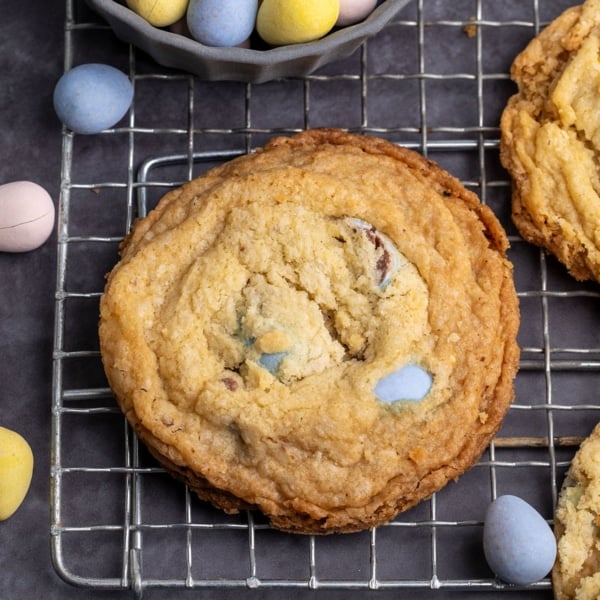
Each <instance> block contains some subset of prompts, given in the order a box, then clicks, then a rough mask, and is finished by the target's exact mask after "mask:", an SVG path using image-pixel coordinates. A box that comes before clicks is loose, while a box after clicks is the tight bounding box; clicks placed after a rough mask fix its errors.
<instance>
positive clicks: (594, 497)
mask: <svg viewBox="0 0 600 600" xmlns="http://www.w3.org/2000/svg"><path fill="white" fill-rule="evenodd" d="M554 531H555V534H556V538H557V541H558V554H557V560H556V563H555V565H554V569H553V571H552V584H553V588H554V597H555V598H556V600H598V598H600V424H598V425H596V427H595V429H594V430H593V431H592V433H591V434H590V436H589V437H588V438H586V439H585V440H584V441H583V443H582V444H581V447H580V448H579V450H578V451H577V453H576V454H575V457H574V458H573V461H572V463H571V466H570V467H569V471H568V473H567V477H566V478H565V481H564V484H563V487H562V489H561V492H560V496H559V499H558V506H557V508H556V513H555V522H554Z"/></svg>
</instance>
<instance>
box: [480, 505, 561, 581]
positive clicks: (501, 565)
mask: <svg viewBox="0 0 600 600" xmlns="http://www.w3.org/2000/svg"><path fill="white" fill-rule="evenodd" d="M483 550H484V554H485V558H486V560H487V563H488V565H489V566H490V568H491V569H492V571H493V572H494V573H495V574H496V575H497V576H498V577H499V578H500V579H502V580H503V581H505V582H507V583H513V584H518V585H527V584H530V583H534V582H536V581H539V580H540V579H542V578H543V577H545V576H546V575H547V574H548V573H549V572H550V569H552V566H553V565H554V560H555V558H556V539H555V537H554V534H553V532H552V529H551V528H550V526H549V525H548V523H547V522H546V521H545V520H544V519H543V517H542V516H541V515H540V514H539V513H538V512H537V511H536V510H535V509H534V508H533V507H532V506H531V505H530V504H528V503H527V502H525V501H524V500H522V499H521V498H519V497H517V496H511V495H505V496H499V497H498V498H496V500H494V501H493V502H492V503H491V504H490V506H489V507H488V510H487V512H486V515H485V522H484V526H483Z"/></svg>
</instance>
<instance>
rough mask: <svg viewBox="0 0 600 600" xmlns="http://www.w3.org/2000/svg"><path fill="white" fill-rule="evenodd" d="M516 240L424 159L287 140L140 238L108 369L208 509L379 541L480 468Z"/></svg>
mask: <svg viewBox="0 0 600 600" xmlns="http://www.w3.org/2000/svg"><path fill="white" fill-rule="evenodd" d="M507 246H508V244H507V240H506V236H505V233H504V231H503V229H502V227H501V226H500V224H499V223H498V221H497V219H496V218H495V216H494V215H493V214H492V212H491V211H490V210H489V208H487V207H486V206H484V205H482V204H481V203H480V202H479V200H478V198H477V197H476V196H475V195H474V194H472V193H471V192H469V191H468V190H466V189H465V188H464V187H463V186H462V185H461V184H460V183H459V182H458V181H457V180H456V179H454V178H453V177H451V176H450V175H449V174H448V173H446V172H445V171H443V170H442V169H441V168H440V167H439V166H437V165H436V164H435V163H433V162H432V161H429V160H427V159H425V158H423V157H422V156H420V155H418V154H417V153H415V152H412V151H410V150H407V149H405V148H401V147H398V146H396V145H394V144H391V143H389V142H387V141H384V140H381V139H377V138H372V137H366V136H359V135H353V134H348V133H345V132H342V131H339V130H309V131H306V132H303V133H301V134H298V135H295V136H293V137H290V138H275V139H273V140H272V141H271V142H269V144H267V146H266V147H265V148H262V149H260V150H258V151H256V152H255V153H252V154H249V155H247V156H244V157H241V158H238V159H235V160H233V161H231V162H229V163H226V164H225V165H223V166H221V167H217V168H215V169H212V170H211V171H209V172H208V173H206V174H205V175H203V176H201V177H199V178H198V179H196V180H194V181H192V182H190V183H189V184H187V185H185V186H183V187H182V188H180V189H177V190H174V191H173V192H170V193H169V194H167V195H166V196H165V197H164V198H163V199H162V200H161V202H160V203H159V204H158V206H157V207H156V209H154V210H153V211H152V212H151V213H149V215H148V216H147V217H145V218H144V219H142V220H140V221H139V222H137V223H136V224H135V226H134V228H133V230H132V232H131V234H130V235H129V236H128V237H127V238H126V239H125V240H124V243H123V245H122V250H121V260H120V262H119V263H118V264H117V265H116V266H115V268H114V269H113V271H112V272H111V273H110V275H109V276H108V280H107V285H106V289H105V293H104V295H103V297H102V300H101V319H100V342H101V353H102V360H103V363H104V367H105V370H106V374H107V377H108V380H109V383H110V385H111V387H112V389H113V390H114V393H115V396H116V398H117V401H118V403H119V405H120V407H121V408H122V410H123V411H124V413H125V414H126V415H127V418H128V420H129V422H130V423H131V424H132V426H133V427H134V429H135V430H136V432H137V433H138V435H139V436H140V438H141V439H142V440H143V441H144V442H145V443H146V445H147V446H148V448H149V449H150V451H151V452H152V453H153V454H154V455H155V456H156V457H157V458H158V460H159V461H160V462H161V463H162V464H163V465H165V466H166V467H167V469H168V470H169V471H170V472H172V473H173V474H174V475H176V476H178V477H180V478H182V479H183V480H184V481H186V483H188V484H189V485H190V486H191V487H192V488H193V489H194V490H195V491H196V492H197V494H198V495H199V496H200V497H201V498H204V499H207V500H209V501H211V502H212V503H213V504H215V505H216V506H218V507H220V508H222V509H224V510H226V511H228V512H235V511H238V510H240V509H243V508H258V509H260V510H261V511H262V512H263V513H264V514H265V515H267V516H268V518H269V520H270V522H271V524H272V525H273V526H274V527H277V528H279V529H283V530H286V531H293V532H302V533H329V532H350V531H356V530H360V529H364V528H367V527H370V526H375V525H379V524H381V523H384V522H386V521H388V520H390V519H391V518H393V517H394V516H395V515H396V514H397V513H398V512H400V511H402V510H406V509H407V508H410V507H411V506H413V505H414V504H416V503H417V502H419V501H420V500H422V499H424V498H427V497H429V496H430V495H431V494H432V493H433V492H435V491H436V490H438V489H440V488H441V487H442V486H443V485H445V484H446V483H447V482H448V481H449V480H451V479H455V478H456V477H458V476H459V475H460V474H462V473H463V472H464V471H465V470H466V469H467V468H469V467H470V466H471V465H472V464H473V462H475V461H476V460H477V458H478V457H479V456H480V454H481V452H482V451H483V450H484V449H485V447H486V446H487V444H488V443H489V441H490V440H491V438H492V437H493V435H494V434H495V432H496V431H497V429H498V428H499V426H500V424H501V422H502V418H503V416H504V414H505V412H506V410H507V409H508V407H509V404H510V402H511V400H512V397H513V378H514V375H515V373H516V369H517V363H518V356H519V351H518V347H517V344H516V333H517V328H518V323H519V312H518V303H517V298H516V293H515V290H514V284H513V279H512V265H511V264H510V262H509V261H508V260H507V258H506V250H507ZM395 373H399V374H400V376H399V377H394V374H395ZM415 374H416V377H417V378H418V379H419V380H423V379H424V380H425V382H424V383H423V381H418V382H417V383H416V384H415V383H414V379H415ZM381 381H385V382H386V383H387V385H386V389H385V393H380V396H377V395H376V394H375V389H376V387H377V384H378V382H381ZM403 386H406V389H402V388H403ZM415 390H416V391H415ZM382 398H383V399H382Z"/></svg>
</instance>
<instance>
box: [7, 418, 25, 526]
mask: <svg viewBox="0 0 600 600" xmlns="http://www.w3.org/2000/svg"><path fill="white" fill-rule="evenodd" d="M32 474H33V452H32V451H31V446H30V445H29V444H28V443H27V441H26V440H25V438H23V437H22V436H21V435H20V434H18V433H17V432H16V431H12V430H11V429H7V428H6V427H0V521H5V520H6V519H8V518H9V517H11V516H12V515H13V514H14V513H15V512H16V510H17V509H18V508H19V506H21V503H22V502H23V500H24V499H25V496H26V495H27V492H28V491H29V486H30V484H31V476H32Z"/></svg>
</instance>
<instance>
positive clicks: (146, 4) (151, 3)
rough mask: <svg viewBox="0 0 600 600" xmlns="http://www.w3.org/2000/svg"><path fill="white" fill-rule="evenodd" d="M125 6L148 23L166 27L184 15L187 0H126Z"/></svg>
mask: <svg viewBox="0 0 600 600" xmlns="http://www.w3.org/2000/svg"><path fill="white" fill-rule="evenodd" d="M127 6H128V7H129V8H130V9H131V10H132V11H134V12H135V13H137V14H138V15H140V17H142V18H143V19H144V20H146V21H148V23H150V25H154V26H155V27H168V26H169V25H173V23H175V22H177V21H179V19H181V18H182V17H183V16H184V15H185V11H186V10H187V6H188V0H127Z"/></svg>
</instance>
